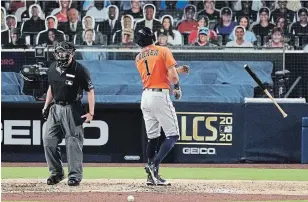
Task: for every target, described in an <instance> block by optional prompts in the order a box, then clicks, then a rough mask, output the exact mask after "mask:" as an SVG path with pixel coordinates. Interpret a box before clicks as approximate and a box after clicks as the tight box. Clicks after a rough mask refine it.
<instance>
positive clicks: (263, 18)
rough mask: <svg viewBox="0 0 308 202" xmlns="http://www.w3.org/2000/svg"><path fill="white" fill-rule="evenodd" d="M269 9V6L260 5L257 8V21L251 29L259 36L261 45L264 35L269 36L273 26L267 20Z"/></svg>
mask: <svg viewBox="0 0 308 202" xmlns="http://www.w3.org/2000/svg"><path fill="white" fill-rule="evenodd" d="M269 16H270V10H269V8H266V7H262V8H261V9H260V10H259V18H260V19H259V22H258V24H255V25H253V26H252V28H251V31H252V32H253V33H254V34H255V35H256V36H260V37H261V45H262V44H264V42H265V41H264V37H265V36H269V35H270V33H271V31H272V29H273V28H274V27H275V25H273V24H272V23H270V22H269Z"/></svg>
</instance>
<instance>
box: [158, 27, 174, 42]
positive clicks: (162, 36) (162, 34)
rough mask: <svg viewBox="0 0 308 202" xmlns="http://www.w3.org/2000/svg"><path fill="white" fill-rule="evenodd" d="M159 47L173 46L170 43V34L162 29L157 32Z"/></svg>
mask: <svg viewBox="0 0 308 202" xmlns="http://www.w3.org/2000/svg"><path fill="white" fill-rule="evenodd" d="M155 45H157V46H172V45H171V44H170V43H168V32H167V31H166V30H165V29H164V28H161V29H159V30H158V32H157V42H156V43H155Z"/></svg>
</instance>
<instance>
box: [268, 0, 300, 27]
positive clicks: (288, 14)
mask: <svg viewBox="0 0 308 202" xmlns="http://www.w3.org/2000/svg"><path fill="white" fill-rule="evenodd" d="M287 3H288V1H287V0H278V8H276V9H275V10H273V11H272V12H271V21H272V22H276V21H277V19H278V17H283V18H284V19H286V24H287V25H289V24H291V23H292V22H293V21H294V17H295V16H294V15H295V14H294V12H293V11H291V10H289V9H288V8H287Z"/></svg>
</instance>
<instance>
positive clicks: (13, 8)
mask: <svg viewBox="0 0 308 202" xmlns="http://www.w3.org/2000/svg"><path fill="white" fill-rule="evenodd" d="M23 7H25V2H24V1H17V0H11V2H10V6H9V11H10V13H15V12H16V11H17V10H18V9H19V8H23Z"/></svg>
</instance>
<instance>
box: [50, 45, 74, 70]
mask: <svg viewBox="0 0 308 202" xmlns="http://www.w3.org/2000/svg"><path fill="white" fill-rule="evenodd" d="M75 50H76V48H75V47H74V46H73V45H72V44H70V43H68V42H66V41H62V42H60V43H58V44H57V45H56V46H55V48H54V53H53V54H54V57H55V59H56V60H57V66H58V67H61V68H66V67H67V66H68V62H69V61H70V59H71V58H73V57H74V55H75Z"/></svg>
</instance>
